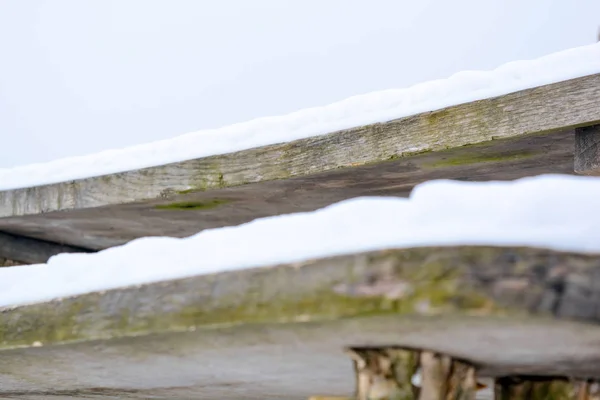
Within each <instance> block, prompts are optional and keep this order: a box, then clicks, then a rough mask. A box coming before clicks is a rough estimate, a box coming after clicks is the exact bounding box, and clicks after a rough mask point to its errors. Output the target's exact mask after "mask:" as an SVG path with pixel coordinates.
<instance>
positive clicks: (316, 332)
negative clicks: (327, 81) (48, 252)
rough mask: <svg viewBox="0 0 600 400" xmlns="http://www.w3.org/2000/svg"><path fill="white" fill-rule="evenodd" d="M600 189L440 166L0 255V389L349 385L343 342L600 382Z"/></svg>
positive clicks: (310, 391)
mask: <svg viewBox="0 0 600 400" xmlns="http://www.w3.org/2000/svg"><path fill="white" fill-rule="evenodd" d="M599 196H600V178H595V177H576V176H542V177H534V178H526V179H522V180H518V181H514V182H486V183H468V182H455V181H436V182H428V183H425V184H422V185H420V186H418V187H417V188H416V189H415V190H414V191H413V193H412V194H411V197H410V198H409V199H402V198H360V199H353V200H347V201H345V202H343V203H341V204H336V205H333V206H330V207H328V208H325V209H323V210H319V211H318V212H312V213H300V214H294V215H284V216H276V217H269V218H266V219H263V220H258V221H254V222H252V223H249V224H246V225H242V226H237V227H226V228H219V229H214V230H207V231H204V232H201V233H199V234H197V235H195V236H193V237H190V238H186V239H175V238H145V239H141V240H137V241H135V242H132V243H129V244H127V245H124V246H122V247H118V248H112V249H108V250H105V251H102V252H99V253H95V254H86V255H84V254H63V255H60V256H56V257H53V258H52V259H51V260H50V262H49V263H48V264H47V265H43V264H42V265H31V266H23V267H12V268H4V269H0V305H2V306H4V308H3V309H1V312H0V324H1V326H2V327H3V329H2V330H1V331H0V338H1V340H0V355H1V356H2V360H3V373H2V374H0V397H10V398H21V399H36V398H40V399H41V398H48V397H50V396H55V397H60V396H62V397H66V398H68V397H69V396H71V397H79V398H83V397H91V396H95V397H97V398H114V397H120V398H149V397H151V398H165V399H166V398H174V397H175V398H206V399H218V398H228V399H232V400H237V399H240V400H241V399H280V398H291V399H306V398H308V397H310V396H313V395H317V394H325V395H332V396H352V391H353V390H354V385H355V382H356V380H355V379H356V377H355V376H353V375H352V372H351V363H350V362H351V360H350V358H349V357H348V355H347V354H346V353H345V352H344V349H347V348H351V349H355V350H356V351H358V352H359V353H360V352H361V351H362V350H361V349H379V350H378V351H380V350H381V349H383V350H386V351H387V350H390V349H391V350H393V352H392V353H389V352H387V353H385V354H398V352H401V353H402V352H406V351H409V352H410V351H412V350H410V349H413V350H414V351H418V352H419V354H420V357H421V359H422V360H425V359H426V360H428V361H427V362H430V361H432V360H434V359H437V358H436V357H437V356H436V357H433V358H432V355H436V354H440V355H444V356H443V357H451V358H452V359H454V360H458V361H457V362H459V363H460V365H466V366H467V367H468V368H471V369H473V371H474V373H476V374H477V377H478V379H479V378H481V379H488V380H489V379H492V380H493V379H497V382H500V383H499V384H500V385H501V387H502V388H503V390H506V391H509V392H510V391H517V392H519V391H520V390H521V389H523V388H522V387H521V386H523V385H525V384H529V383H531V385H538V386H539V385H541V386H543V387H542V389H544V390H545V392H544V393H547V389H548V388H550V389H552V390H561V393H562V390H566V389H569V390H570V389H573V388H575V389H576V390H577V392H574V393H576V394H575V395H577V396H578V395H579V394H581V393H584V394H585V391H586V390H587V386H586V385H587V384H588V382H595V381H598V380H600V374H599V373H598V371H600V345H599V343H598V340H597V338H598V335H600V326H598V324H597V322H598V321H600V315H599V314H598V311H597V310H598V309H599V306H600V291H599V288H600V284H599V279H600V243H599V242H598V241H597V240H596V237H597V235H595V233H596V232H597V227H598V225H599V223H600V221H599V218H600V217H599V216H598V214H597V213H595V212H594V211H595V210H596V208H597V204H596V203H597V202H596V199H597V198H598V197H599ZM573 205H576V206H575V207H574V206H573ZM357 349H358V350H357ZM524 355H526V357H525V356H524ZM427 365H428V364H427ZM427 365H426V363H422V364H421V368H424V369H425V371H424V376H423V385H429V384H430V383H431V382H430V383H427V382H429V381H428V378H427V377H428V376H429V375H428V374H427V368H425V367H426V366H427ZM433 367H435V365H434V366H433ZM412 369H414V368H413V367H410V370H411V371H412ZM98 371H102V373H98ZM361 371H362V372H361V373H368V372H370V371H369V370H368V369H367V370H366V372H365V371H363V370H361ZM30 377H35V379H31V378H30ZM511 377H514V379H512V378H511ZM522 377H526V378H527V379H533V380H532V381H531V382H529V381H525V383H524V382H523V379H522ZM509 378H511V379H509ZM557 378H569V379H572V380H573V381H574V382H575V383H574V384H573V385H572V386H573V388H570V387H567V386H568V385H567V386H565V385H566V384H563V383H562V382H560V381H559V385H558V386H557V384H556V382H555V381H553V380H556V379H557ZM544 379H546V380H548V381H545V380H544ZM528 382H529V383H528ZM307 383H310V384H307ZM465 383H466V382H465ZM569 385H570V384H569ZM442 386H443V385H442ZM446 386H447V385H446ZM440 387H441V386H440ZM429 389H431V388H429ZM525 389H527V388H525ZM525 389H524V390H525ZM527 390H528V389H527ZM314 398H319V397H314ZM359 398H360V397H359ZM509 398H510V397H509ZM527 398H528V399H532V400H538V399H537V398H536V397H532V396H530V397H527ZM542 398H545V397H541V398H540V399H542ZM558 398H565V399H569V398H573V399H575V398H582V397H566V396H562V397H558ZM583 398H585V397H583ZM517 399H518V397H517Z"/></svg>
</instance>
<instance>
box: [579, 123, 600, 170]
mask: <svg viewBox="0 0 600 400" xmlns="http://www.w3.org/2000/svg"><path fill="white" fill-rule="evenodd" d="M575 172H576V173H578V174H581V175H595V176H600V125H593V126H588V127H584V128H578V129H576V130H575Z"/></svg>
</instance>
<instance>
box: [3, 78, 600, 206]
mask: <svg viewBox="0 0 600 400" xmlns="http://www.w3.org/2000/svg"><path fill="white" fill-rule="evenodd" d="M599 122H600V74H596V75H590V76H586V77H581V78H576V79H572V80H568V81H564V82H559V83H554V84H551V85H545V86H541V87H536V88H532V89H528V90H523V91H519V92H516V93H511V94H508V95H504V96H500V97H495V98H490V99H485V100H480V101H475V102H471V103H467V104H461V105H457V106H453V107H448V108H444V109H441V110H436V111H432V112H426V113H422V114H418V115H414V116H410V117H406V118H401V119H398V120H393V121H389V122H385V123H377V124H372V125H367V126H361V127H356V128H353V129H347V130H342V131H339V132H333V133H330V134H327V135H322V136H317V137H312V138H308V139H302V140H297V141H294V142H290V143H283V144H277V145H272V146H265V147H260V148H255V149H251V150H246V151H241V152H236V153H231V154H224V155H217V156H213V157H206V158H201V159H196V160H190V161H184V162H179V163H174V164H169V165H163V166H158V167H153V168H146V169H141V170H137V171H130V172H124V173H119V174H113V175H108V176H102V177H96V178H89V179H83V180H78V181H71V182H64V183H60V184H53V185H46V186H40V187H33V188H23V189H17V190H10V191H5V192H0V217H8V216H21V215H31V214H40V213H46V212H51V211H59V210H71V209H82V208H90V207H99V206H105V205H111V204H122V203H131V202H139V201H144V200H149V199H160V198H163V197H168V196H170V195H172V194H176V193H178V192H181V191H186V190H190V188H191V189H192V190H208V189H216V188H223V187H231V186H237V185H244V184H248V183H255V182H264V181H269V180H274V179H288V178H290V177H296V176H306V175H310V174H316V173H321V172H325V171H330V170H334V169H338V168H349V169H351V168H353V166H356V165H364V164H370V163H379V162H383V161H386V160H389V159H393V158H397V157H404V156H406V155H410V154H414V153H416V152H424V151H439V150H443V149H447V148H454V147H459V146H464V145H468V144H475V143H481V142H486V141H490V140H493V139H501V138H510V137H518V136H521V135H527V134H544V133H548V132H552V131H556V130H567V129H573V128H578V127H582V126H588V125H592V124H597V123H599Z"/></svg>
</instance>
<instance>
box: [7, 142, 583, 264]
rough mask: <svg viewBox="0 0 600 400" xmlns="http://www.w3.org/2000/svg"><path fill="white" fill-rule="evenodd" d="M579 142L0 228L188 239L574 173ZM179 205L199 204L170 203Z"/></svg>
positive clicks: (88, 237) (32, 218)
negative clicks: (428, 190) (288, 217)
mask: <svg viewBox="0 0 600 400" xmlns="http://www.w3.org/2000/svg"><path fill="white" fill-rule="evenodd" d="M573 145H574V131H566V132H562V131H561V132H556V133H551V134H545V135H533V136H521V137H519V138H516V139H506V140H493V141H491V142H487V143H485V144H480V145H473V146H465V147H460V148H455V149H451V150H446V151H440V152H430V153H425V154H420V155H416V156H411V157H406V158H401V159H397V160H392V161H387V162H384V163H379V164H371V165H364V166H356V167H353V168H341V169H336V170H333V171H329V172H325V173H321V174H313V175H308V176H303V177H295V178H290V179H282V180H274V181H268V182H261V183H255V184H249V185H243V186H237V187H231V188H223V189H219V190H209V191H205V192H196V193H187V194H181V195H177V196H174V197H173V198H171V199H163V200H154V201H148V202H140V203H133V204H123V205H113V206H107V207H98V208H93V209H83V210H72V211H63V212H53V213H44V214H38V215H28V216H23V217H12V218H0V231H5V232H11V233H14V234H18V235H22V236H28V237H34V238H38V239H42V240H48V241H56V242H62V243H69V244H71V245H73V246H78V247H82V248H90V249H94V250H99V249H104V248H107V247H111V246H115V245H120V244H123V243H126V242H128V241H130V240H133V239H135V238H138V237H141V236H174V237H184V236H189V235H192V234H195V233H197V232H199V231H201V230H203V229H208V228H217V227H222V226H228V225H238V224H241V223H245V222H248V221H251V220H253V219H255V218H260V217H266V216H270V215H277V214H283V213H291V212H304V211H313V210H315V209H318V208H321V207H325V206H327V205H329V204H332V203H335V202H338V201H341V200H345V199H348V198H352V197H358V196H365V195H377V196H408V194H409V193H410V191H411V189H412V187H413V186H414V185H415V184H418V183H420V182H423V181H426V180H432V179H438V178H444V179H447V178H451V179H457V180H471V181H485V180H490V179H494V180H510V179H516V178H521V177H523V176H531V175H537V174H542V173H563V174H565V173H573ZM173 204H180V205H184V206H185V205H188V206H189V205H192V206H193V205H197V206H198V207H197V208H196V209H194V208H193V207H192V208H180V209H169V208H168V207H169V206H170V205H173ZM202 205H205V207H202ZM164 206H166V207H167V208H158V207H164ZM0 256H2V255H1V254H0Z"/></svg>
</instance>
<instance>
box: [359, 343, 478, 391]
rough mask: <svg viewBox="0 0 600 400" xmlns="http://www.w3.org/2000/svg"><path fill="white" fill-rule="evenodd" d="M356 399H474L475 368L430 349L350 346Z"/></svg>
mask: <svg viewBox="0 0 600 400" xmlns="http://www.w3.org/2000/svg"><path fill="white" fill-rule="evenodd" d="M347 352H348V354H349V355H350V357H351V358H352V360H353V361H354V369H355V375H356V394H355V397H356V400H409V399H415V400H474V399H475V392H476V390H477V379H476V372H475V367H474V366H472V365H469V364H467V363H465V362H463V361H460V360H456V359H453V358H452V357H450V356H447V355H444V354H439V353H435V352H432V351H425V350H423V351H420V350H411V349H402V348H349V349H347Z"/></svg>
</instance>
